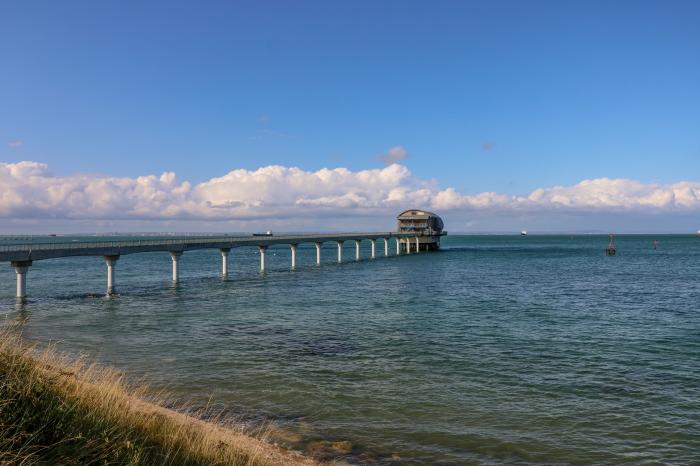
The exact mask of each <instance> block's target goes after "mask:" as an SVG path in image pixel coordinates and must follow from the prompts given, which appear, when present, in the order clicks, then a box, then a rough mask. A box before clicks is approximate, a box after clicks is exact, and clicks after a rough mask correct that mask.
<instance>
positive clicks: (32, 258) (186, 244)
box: [0, 232, 420, 301]
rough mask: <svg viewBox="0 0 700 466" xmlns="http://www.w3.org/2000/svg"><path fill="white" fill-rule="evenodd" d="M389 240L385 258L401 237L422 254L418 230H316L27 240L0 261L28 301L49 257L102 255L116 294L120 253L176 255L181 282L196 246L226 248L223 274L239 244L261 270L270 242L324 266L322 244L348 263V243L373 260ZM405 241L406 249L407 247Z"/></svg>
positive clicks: (175, 274)
mask: <svg viewBox="0 0 700 466" xmlns="http://www.w3.org/2000/svg"><path fill="white" fill-rule="evenodd" d="M378 239H381V240H383V241H384V256H385V257H386V256H389V242H390V240H392V239H393V240H394V241H396V255H400V254H401V252H402V250H403V251H405V252H407V253H409V252H411V249H412V248H411V245H412V244H414V245H416V246H415V247H414V248H413V249H414V250H415V251H416V252H417V251H419V250H420V248H419V247H418V237H417V236H416V233H414V232H399V233H396V232H380V233H345V234H340V233H337V234H315V235H283V236H272V235H261V236H256V235H253V236H207V237H184V238H162V239H134V240H120V241H90V240H88V239H86V240H84V241H77V242H60V241H57V242H51V243H49V242H46V243H39V242H36V243H23V244H9V245H2V246H0V262H10V264H11V265H12V267H14V269H15V272H16V274H17V294H16V296H17V300H18V301H24V300H25V298H26V296H27V272H28V271H29V268H30V267H31V265H32V263H34V262H36V261H40V260H46V259H56V258H60V257H73V256H97V257H102V258H103V259H104V261H105V264H106V265H107V294H108V295H114V294H116V292H117V288H116V275H115V270H116V265H117V261H118V260H119V257H120V256H122V255H126V254H136V253H139V252H157V251H161V252H166V253H169V254H170V257H171V258H172V279H173V282H175V283H177V282H178V280H179V278H180V274H179V261H180V257H181V256H182V255H183V254H184V253H185V252H187V251H192V250H195V249H218V250H219V251H220V252H221V273H222V276H223V277H226V276H227V275H228V272H229V268H228V257H229V253H230V252H231V249H234V248H240V247H246V246H247V247H257V248H258V250H259V252H260V270H261V271H264V270H265V252H266V250H267V248H268V247H269V246H273V245H279V244H287V245H289V247H290V248H291V252H292V263H291V266H292V267H293V268H294V267H296V266H297V246H298V245H299V244H302V243H313V244H315V245H316V265H320V264H321V246H322V245H323V243H326V242H329V243H332V242H335V243H336V244H337V246H338V262H342V261H343V243H344V242H345V241H354V242H355V259H356V260H359V259H360V244H361V242H362V241H369V242H370V244H371V256H370V257H371V258H372V259H374V258H376V242H377V240H378ZM401 245H404V246H405V247H404V248H402V247H401Z"/></svg>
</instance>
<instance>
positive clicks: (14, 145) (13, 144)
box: [7, 141, 24, 149]
mask: <svg viewBox="0 0 700 466" xmlns="http://www.w3.org/2000/svg"><path fill="white" fill-rule="evenodd" d="M7 145H8V146H9V147H12V148H13V149H14V148H17V147H22V146H23V145H24V141H10V142H8V143H7Z"/></svg>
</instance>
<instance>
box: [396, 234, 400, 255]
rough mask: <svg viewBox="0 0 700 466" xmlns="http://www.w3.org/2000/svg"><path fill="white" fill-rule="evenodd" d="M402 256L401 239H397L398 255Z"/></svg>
mask: <svg viewBox="0 0 700 466" xmlns="http://www.w3.org/2000/svg"><path fill="white" fill-rule="evenodd" d="M399 254H401V238H396V255H397V256H398V255H399Z"/></svg>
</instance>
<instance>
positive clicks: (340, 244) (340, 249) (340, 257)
mask: <svg viewBox="0 0 700 466" xmlns="http://www.w3.org/2000/svg"><path fill="white" fill-rule="evenodd" d="M337 243H338V263H340V262H343V242H342V241H337Z"/></svg>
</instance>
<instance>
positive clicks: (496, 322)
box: [0, 236, 700, 465]
mask: <svg viewBox="0 0 700 466" xmlns="http://www.w3.org/2000/svg"><path fill="white" fill-rule="evenodd" d="M654 239H657V240H659V245H658V249H657V250H654V249H653V248H652V241H653V240H654ZM617 243H618V250H619V253H618V255H617V256H616V257H606V256H605V255H604V253H603V251H604V248H605V246H606V244H607V238H606V237H603V236H573V237H572V236H528V237H520V236H517V237H516V236H512V237H510V236H450V237H448V238H447V239H445V240H444V242H443V249H442V250H441V251H440V252H436V253H421V254H413V255H410V256H405V257H400V258H396V257H390V258H388V259H385V258H379V259H377V260H373V261H372V260H368V259H364V260H362V261H360V262H355V261H354V260H353V259H354V250H353V248H352V247H351V244H350V243H348V244H347V249H346V251H345V258H346V262H345V263H343V264H341V265H338V264H335V263H333V260H334V258H335V248H334V246H335V245H330V244H329V245H327V249H324V252H323V254H324V263H323V264H322V265H321V267H316V266H314V265H313V261H314V250H313V246H312V245H311V246H304V247H300V250H299V257H298V263H299V264H300V265H301V266H300V267H298V268H297V270H294V271H290V270H289V263H290V253H289V248H288V247H284V246H279V247H274V248H271V249H269V250H268V267H269V270H268V272H267V273H266V274H265V275H261V274H260V273H259V272H258V254H257V251H256V250H254V249H252V248H241V249H234V250H232V253H231V256H230V264H231V266H230V267H231V269H232V270H233V273H232V274H231V275H230V277H229V280H228V281H222V280H221V278H220V277H219V276H218V272H219V269H220V256H219V253H218V251H216V250H211V251H197V252H188V253H185V254H184V256H183V257H182V258H181V261H180V264H181V265H180V266H181V279H182V280H181V284H180V285H179V286H178V287H176V288H174V287H173V286H172V285H171V284H170V282H169V280H170V257H169V256H168V255H167V254H165V253H153V254H137V255H133V256H122V258H121V259H120V260H119V262H118V264H117V285H118V288H119V290H120V292H121V296H120V297H118V298H116V299H104V298H103V297H101V296H100V295H101V294H102V293H104V289H105V285H106V284H105V281H106V278H105V276H106V270H105V269H106V267H105V265H104V263H103V262H102V259H101V258H67V259H55V260H47V261H40V262H35V264H34V266H32V267H31V270H30V272H29V280H28V288H29V293H30V297H31V298H30V301H29V302H28V303H27V304H26V305H24V306H23V307H22V308H16V307H15V304H14V298H13V292H14V272H13V271H12V269H11V268H10V267H9V265H7V264H0V266H1V267H0V315H2V316H3V318H4V319H6V320H7V321H17V320H24V322H25V323H24V324H23V325H24V333H25V335H26V336H27V337H28V338H30V339H33V340H38V341H41V342H45V341H48V340H58V341H60V346H59V347H60V348H62V349H64V350H67V351H70V352H86V353H88V354H89V355H91V356H94V357H96V358H98V359H99V360H100V361H102V362H105V363H107V364H110V365H113V366H115V367H118V368H121V369H123V370H125V371H126V372H127V374H128V375H129V376H132V377H134V378H140V377H143V378H145V379H146V380H147V381H148V382H149V383H151V385H153V386H155V387H167V388H168V389H169V391H170V392H172V393H174V394H175V395H176V396H178V397H179V398H181V399H182V400H188V401H190V402H192V403H193V404H195V405H197V404H202V405H204V404H206V403H207V402H208V401H209V399H210V396H211V399H212V400H213V402H214V403H215V404H216V405H217V406H220V407H221V408H222V409H225V410H226V411H227V412H229V413H232V414H235V415H238V416H241V417H242V418H244V419H248V420H251V421H261V420H264V421H273V422H274V423H276V424H277V425H279V426H280V427H281V428H283V429H284V431H285V432H287V433H286V434H285V435H284V440H283V441H284V442H285V443H286V444H287V445H289V446H292V447H295V448H299V449H304V448H310V449H312V450H318V445H321V443H319V442H323V441H325V442H327V443H328V444H330V443H332V442H340V441H349V442H351V444H352V451H351V452H350V453H348V454H347V455H346V459H347V461H349V462H351V463H370V464H375V463H376V464H411V463H414V464H426V463H430V464H445V465H447V464H477V463H539V464H541V463H558V464H571V463H578V464H590V463H598V464H620V463H628V464H654V463H658V462H663V463H677V464H690V463H696V464H697V463H698V462H700V453H699V452H700V309H699V308H700V238H696V237H693V236H655V237H652V236H620V237H618V241H617ZM380 244H381V243H380ZM332 246H333V247H332ZM378 250H379V251H380V252H383V247H378ZM363 255H364V257H367V256H368V255H369V244H366V245H364V249H363ZM344 445H347V444H344Z"/></svg>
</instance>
